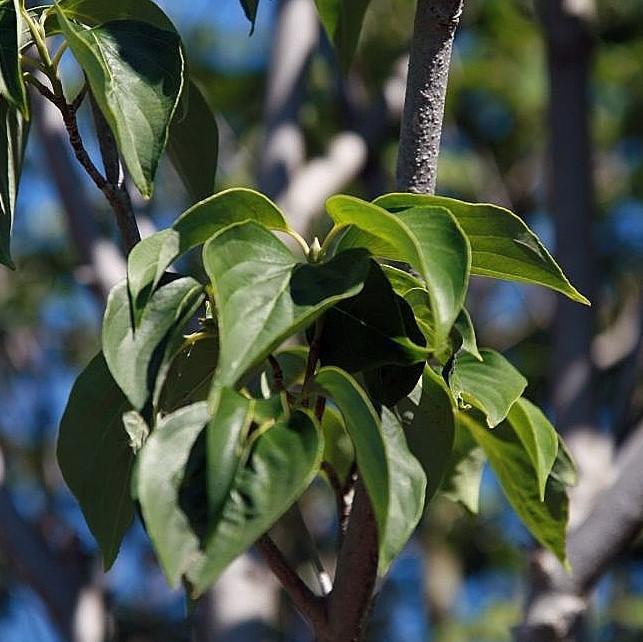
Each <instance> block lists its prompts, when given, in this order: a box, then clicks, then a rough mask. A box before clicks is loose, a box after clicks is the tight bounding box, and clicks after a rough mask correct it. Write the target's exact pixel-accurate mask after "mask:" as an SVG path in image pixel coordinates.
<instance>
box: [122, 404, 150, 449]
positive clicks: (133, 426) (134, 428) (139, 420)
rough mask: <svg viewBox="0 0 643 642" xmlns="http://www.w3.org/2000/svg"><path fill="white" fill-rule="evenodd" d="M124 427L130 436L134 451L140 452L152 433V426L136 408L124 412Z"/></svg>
mask: <svg viewBox="0 0 643 642" xmlns="http://www.w3.org/2000/svg"><path fill="white" fill-rule="evenodd" d="M123 427H124V428H125V432H126V433H127V435H128V436H129V446H130V448H131V449H132V452H133V453H134V454H136V453H138V451H139V450H140V449H141V448H142V447H143V444H144V443H145V440H146V439H147V438H148V437H149V435H150V428H149V426H148V425H147V423H146V421H145V419H144V418H143V417H142V415H141V414H140V413H138V412H136V410H128V411H127V412H126V413H124V414H123Z"/></svg>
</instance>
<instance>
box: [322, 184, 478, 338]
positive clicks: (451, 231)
mask: <svg viewBox="0 0 643 642" xmlns="http://www.w3.org/2000/svg"><path fill="white" fill-rule="evenodd" d="M326 208H327V210H328V213H329V215H330V217H331V218H332V219H333V221H335V224H336V225H337V226H338V227H340V228H341V227H349V226H350V227H349V229H348V230H347V232H346V233H345V234H344V236H343V237H342V239H341V240H340V242H339V244H338V246H337V251H338V252H341V251H343V250H346V249H348V248H353V247H362V248H365V249H367V250H368V251H369V252H371V253H372V254H373V255H374V256H379V257H381V258H386V259H391V260H395V261H404V262H406V263H408V264H409V265H411V266H412V267H413V268H414V269H415V270H416V271H417V272H418V273H419V274H420V276H421V277H422V278H423V279H424V280H425V287H426V288H427V290H428V292H429V296H430V299H431V310H432V312H433V317H434V324H435V331H436V336H437V342H438V343H441V342H442V341H443V340H445V339H446V337H447V336H448V335H449V332H450V331H451V327H452V326H453V323H454V322H455V320H456V318H457V316H458V314H459V313H460V309H461V308H462V306H463V304H464V297H465V294H466V290H467V285H468V282H469V266H470V263H471V250H470V248H469V244H468V241H467V239H466V238H465V236H464V234H463V232H462V230H461V229H460V227H459V225H458V224H457V222H456V221H455V219H454V218H453V217H452V216H451V214H450V213H449V212H448V210H446V209H445V208H440V207H426V208H414V209H410V210H405V211H404V212H402V213H400V214H399V215H397V216H394V215H392V214H390V213H388V212H387V211H386V210H385V209H383V208H381V207H377V206H376V205H373V204H371V203H367V202H366V201H362V200H360V199H358V198H354V197H352V196H333V197H331V198H330V199H328V201H327V203H326Z"/></svg>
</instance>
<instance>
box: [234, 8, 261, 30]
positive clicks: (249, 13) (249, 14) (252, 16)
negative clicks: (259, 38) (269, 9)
mask: <svg viewBox="0 0 643 642" xmlns="http://www.w3.org/2000/svg"><path fill="white" fill-rule="evenodd" d="M239 2H241V8H242V9H243V12H244V13H245V14H246V18H248V20H250V25H251V27H250V35H252V32H253V31H254V29H255V22H256V21H257V11H258V9H259V0H239Z"/></svg>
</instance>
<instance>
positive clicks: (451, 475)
mask: <svg viewBox="0 0 643 642" xmlns="http://www.w3.org/2000/svg"><path fill="white" fill-rule="evenodd" d="M460 414H461V413H458V415H460ZM486 461H487V458H486V457H485V454H484V450H482V448H480V446H478V443H477V442H476V440H475V439H474V438H473V436H472V435H471V433H470V432H469V431H468V430H467V429H466V428H465V427H464V426H463V425H462V423H461V422H460V421H456V424H455V436H454V440H453V450H452V451H451V456H450V457H449V459H448V461H447V462H446V466H445V473H444V478H443V480H442V485H441V487H440V494H441V495H442V496H443V497H446V498H447V499H450V500H451V501H452V502H457V503H460V504H462V505H463V506H464V507H465V508H466V509H467V510H469V511H471V512H472V513H473V514H474V515H477V514H478V511H479V509H480V485H481V483H482V473H483V471H484V465H485V462H486Z"/></svg>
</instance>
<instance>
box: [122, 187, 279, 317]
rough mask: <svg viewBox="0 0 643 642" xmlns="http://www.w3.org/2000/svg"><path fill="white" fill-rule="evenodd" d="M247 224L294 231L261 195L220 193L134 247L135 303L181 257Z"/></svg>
mask: <svg viewBox="0 0 643 642" xmlns="http://www.w3.org/2000/svg"><path fill="white" fill-rule="evenodd" d="M244 221H256V222H257V223H261V224H262V225H263V226H264V227H267V228H268V229H270V230H275V231H279V232H288V231H289V230H290V228H289V226H288V223H287V221H286V219H285V218H284V216H283V214H282V213H281V212H280V211H279V209H278V208H277V206H276V205H275V204H274V203H273V202H272V201H270V199H268V198H266V197H265V196H263V195H262V194H259V192H255V191H253V190H250V189H242V188H235V189H229V190H226V191H223V192H219V193H218V194H215V195H214V196H211V197H210V198H208V199H206V200H205V201H202V202H201V203H197V204H196V205H194V206H193V207H191V208H190V209H189V210H187V212H184V213H183V214H182V215H181V216H180V217H179V218H178V219H177V220H176V221H175V222H174V224H173V225H172V227H171V228H170V229H167V230H163V231H161V232H157V233H156V234H153V235H152V236H149V237H147V238H145V239H143V240H142V241H141V242H140V243H138V244H137V245H136V246H135V247H134V249H133V250H132V252H131V253H130V255H129V259H128V265H127V274H128V278H129V288H130V293H131V295H132V300H133V301H134V302H136V304H137V305H138V304H139V301H138V299H139V297H140V295H141V293H142V292H143V291H144V290H146V289H147V288H148V287H149V286H150V285H152V286H153V287H156V284H157V283H158V282H159V280H160V278H161V276H162V275H163V272H165V270H166V269H167V268H168V267H169V265H170V264H171V263H172V261H174V260H175V259H177V258H178V257H179V256H181V255H183V254H185V253H186V252H187V251H188V250H191V249H192V248H194V247H196V246H198V245H202V244H203V243H205V242H206V241H207V240H208V239H209V238H210V237H211V236H213V235H214V234H216V233H217V232H220V231H221V230H223V229H224V228H226V227H229V226H230V225H233V224H234V223H243V222H244Z"/></svg>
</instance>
